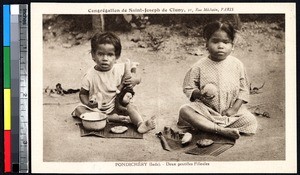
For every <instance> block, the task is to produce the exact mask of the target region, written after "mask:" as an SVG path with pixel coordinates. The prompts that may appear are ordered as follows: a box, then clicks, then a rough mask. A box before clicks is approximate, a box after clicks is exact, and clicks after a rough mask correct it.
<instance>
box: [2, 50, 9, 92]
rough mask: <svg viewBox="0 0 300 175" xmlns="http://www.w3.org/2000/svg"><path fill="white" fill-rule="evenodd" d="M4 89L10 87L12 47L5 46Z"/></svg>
mask: <svg viewBox="0 0 300 175" xmlns="http://www.w3.org/2000/svg"><path fill="white" fill-rule="evenodd" d="M3 51H4V52H3V66H4V67H3V70H4V72H3V73H4V89H10V47H3Z"/></svg>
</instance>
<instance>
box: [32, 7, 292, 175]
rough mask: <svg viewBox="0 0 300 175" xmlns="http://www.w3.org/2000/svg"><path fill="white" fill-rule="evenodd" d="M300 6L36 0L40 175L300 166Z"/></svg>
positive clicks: (35, 154) (36, 159) (35, 151)
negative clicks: (299, 56)
mask: <svg viewBox="0 0 300 175" xmlns="http://www.w3.org/2000/svg"><path fill="white" fill-rule="evenodd" d="M295 6H296V5H295V4H294V3H168V4H167V3H31V5H30V7H31V8H30V9H31V11H30V13H31V20H30V23H31V75H30V78H31V114H30V116H31V165H32V167H31V168H32V169H31V170H32V172H33V173H231V172H235V173H285V172H289V173H295V172H296V171H297V152H296V148H297V147H296V146H297V145H296V144H297V143H296V117H297V115H296V110H297V109H296V31H295V28H296V12H295Z"/></svg>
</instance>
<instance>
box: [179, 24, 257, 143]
mask: <svg viewBox="0 0 300 175" xmlns="http://www.w3.org/2000/svg"><path fill="white" fill-rule="evenodd" d="M203 33H204V37H205V39H206V47H207V50H208V52H209V55H208V56H207V57H204V58H201V59H200V60H199V61H198V62H196V63H195V64H194V65H193V66H192V67H191V68H190V69H189V71H188V72H187V74H186V76H185V79H184V83H183V91H184V93H185V95H186V96H187V97H188V98H189V100H190V103H188V104H185V105H183V106H182V107H181V108H180V111H179V119H178V123H177V124H178V126H179V127H181V128H183V127H193V128H194V129H199V130H202V131H206V132H212V133H217V134H220V135H223V136H225V137H230V138H233V139H238V138H239V137H240V133H243V134H254V133H255V132H256V129H257V121H256V118H255V116H254V115H253V114H252V113H251V112H250V111H248V109H247V108H246V107H245V105H244V104H245V103H247V102H248V100H249V87H248V80H247V76H246V71H245V67H244V65H243V63H242V62H241V61H239V60H238V59H237V58H235V57H233V56H231V55H230V53H231V52H232V50H233V41H234V37H235V30H234V28H233V26H232V25H230V24H226V23H221V22H213V23H210V24H208V25H206V26H205V28H204V30H203Z"/></svg>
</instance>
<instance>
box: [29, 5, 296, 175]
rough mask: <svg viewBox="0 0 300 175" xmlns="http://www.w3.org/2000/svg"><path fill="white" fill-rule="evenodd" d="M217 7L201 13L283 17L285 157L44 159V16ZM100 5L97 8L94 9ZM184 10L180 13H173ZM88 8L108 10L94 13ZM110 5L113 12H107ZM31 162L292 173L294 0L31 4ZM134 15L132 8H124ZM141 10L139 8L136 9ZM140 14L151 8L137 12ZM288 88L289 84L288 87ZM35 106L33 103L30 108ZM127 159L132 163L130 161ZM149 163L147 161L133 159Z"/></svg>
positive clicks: (107, 169)
mask: <svg viewBox="0 0 300 175" xmlns="http://www.w3.org/2000/svg"><path fill="white" fill-rule="evenodd" d="M199 6H201V7H202V8H203V7H207V8H214V9H218V11H209V12H205V14H215V13H220V14H226V12H223V11H221V9H222V8H225V7H230V8H233V9H234V11H233V12H232V11H230V12H228V13H230V14H232V13H238V14H243V13H248V14H254V13H265V14H267V13H276V14H278V13H281V14H285V15H286V18H285V19H286V21H285V22H286V23H285V24H286V31H285V33H286V39H285V42H286V43H285V46H286V52H285V53H286V55H285V58H288V60H287V59H286V67H285V76H286V87H288V92H287V91H286V92H285V97H286V104H285V105H286V110H285V111H286V114H285V116H286V118H285V120H286V127H285V128H286V137H285V138H286V144H285V145H286V150H285V153H286V156H285V157H286V160H284V161H234V162H230V161H226V162H221V161H220V162H219V161H218V162H209V166H186V167H184V168H183V167H151V166H146V168H145V167H144V166H122V167H117V166H116V165H115V162H84V163H83V162H82V163H71V162H43V117H42V116H43V95H42V94H43V92H42V90H43V85H42V82H43V81H42V80H43V67H42V66H41V65H43V56H42V55H43V54H42V50H43V49H42V46H43V43H42V42H43V39H42V38H43V36H42V21H43V20H42V15H43V14H101V13H102V14H126V12H124V10H123V9H129V8H137V9H138V8H143V9H145V8H148V9H159V11H156V12H155V13H157V14H166V13H173V14H184V13H186V14H192V13H198V14H201V13H203V14H204V12H201V11H197V12H196V7H199ZM98 7H99V8H98ZM172 8H174V9H184V11H181V12H180V11H174V10H173V11H172ZM91 9H107V10H102V11H97V10H96V11H93V12H91ZM109 9H114V10H109ZM30 13H31V31H33V32H31V106H32V107H31V159H32V160H31V164H32V172H33V173H138V172H144V173H158V172H159V173H163V172H165V173H232V172H235V173H286V172H289V173H296V172H297V151H296V149H297V140H296V138H297V131H296V124H297V122H296V118H297V114H296V110H297V106H296V4H295V3H168V4H167V3H123V4H121V3H102V4H101V3H32V4H31V12H30ZM127 13H128V14H132V12H131V13H130V12H128V10H127ZM136 13H139V12H136ZM140 13H142V14H147V13H151V14H153V11H151V12H140ZM286 89H287V88H286ZM33 106H34V107H33ZM129 163H130V162H129ZM135 163H147V162H135Z"/></svg>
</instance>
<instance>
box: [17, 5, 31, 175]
mask: <svg viewBox="0 0 300 175" xmlns="http://www.w3.org/2000/svg"><path fill="white" fill-rule="evenodd" d="M19 23H20V24H19V32H20V43H19V44H20V45H19V46H20V52H19V53H20V57H19V61H20V62H19V63H20V64H19V66H20V67H19V75H20V76H19V78H20V79H19V90H20V93H19V116H20V117H19V120H20V121H19V172H20V173H28V171H29V137H28V133H29V132H28V109H29V105H28V84H29V83H28V6H27V4H22V5H20V14H19Z"/></svg>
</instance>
